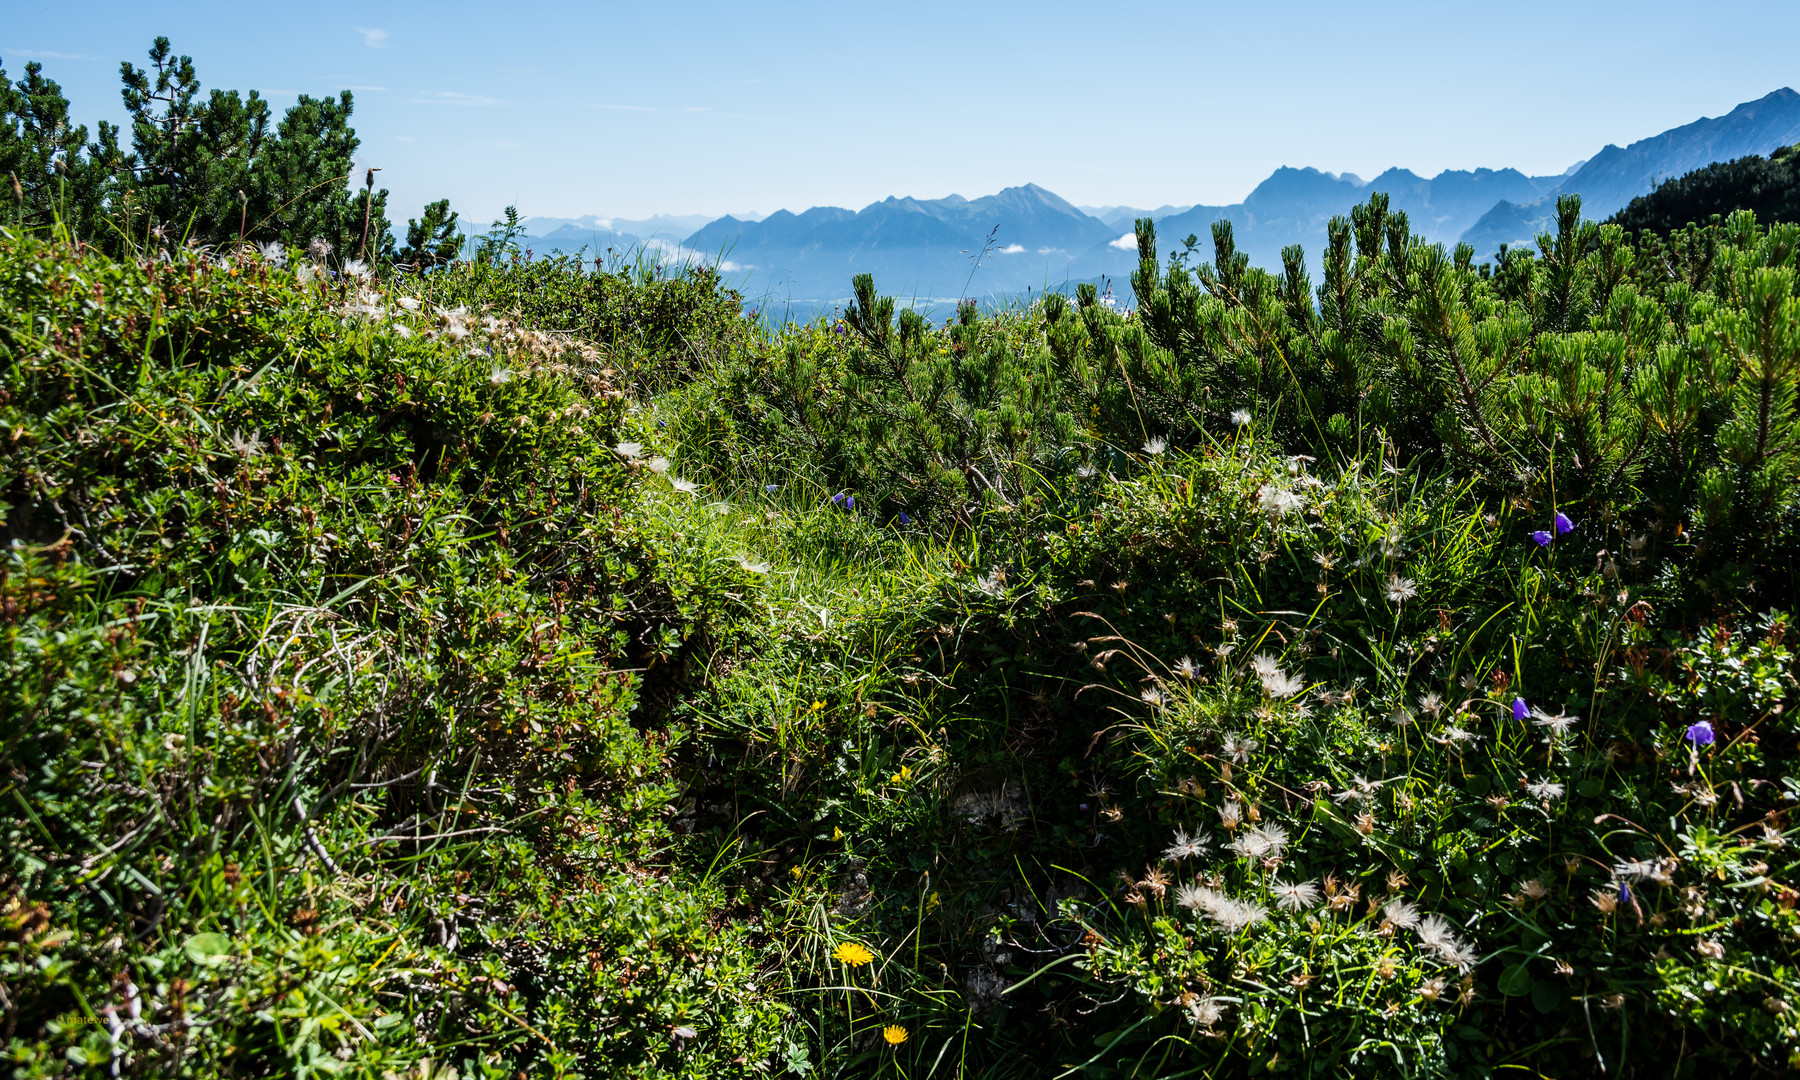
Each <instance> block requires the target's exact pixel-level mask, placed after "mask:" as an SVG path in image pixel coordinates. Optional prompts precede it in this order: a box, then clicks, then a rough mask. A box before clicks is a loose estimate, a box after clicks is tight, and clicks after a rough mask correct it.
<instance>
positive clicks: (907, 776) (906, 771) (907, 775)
mask: <svg viewBox="0 0 1800 1080" xmlns="http://www.w3.org/2000/svg"><path fill="white" fill-rule="evenodd" d="M911 779H912V766H911V765H902V766H900V771H899V772H897V773H895V774H894V783H896V784H904V783H906V782H907V781H908V780H911Z"/></svg>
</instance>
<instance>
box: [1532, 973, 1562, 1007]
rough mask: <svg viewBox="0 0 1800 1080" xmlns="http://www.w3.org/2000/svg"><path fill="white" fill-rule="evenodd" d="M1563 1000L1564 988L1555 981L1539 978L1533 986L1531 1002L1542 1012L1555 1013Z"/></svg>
mask: <svg viewBox="0 0 1800 1080" xmlns="http://www.w3.org/2000/svg"><path fill="white" fill-rule="evenodd" d="M1562 1002H1563V992H1562V988H1561V987H1559V986H1557V985H1556V984H1555V983H1551V982H1544V981H1543V980H1542V979H1539V980H1537V981H1536V982H1534V983H1533V984H1532V986H1531V1004H1532V1005H1533V1006H1534V1007H1535V1008H1536V1009H1537V1011H1538V1012H1541V1013H1553V1012H1555V1011H1556V1007H1557V1006H1558V1005H1561V1004H1562Z"/></svg>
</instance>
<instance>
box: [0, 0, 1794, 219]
mask: <svg viewBox="0 0 1800 1080" xmlns="http://www.w3.org/2000/svg"><path fill="white" fill-rule="evenodd" d="M4 7H5V9H6V17H5V18H4V19H3V20H0V58H3V62H4V65H5V67H6V70H7V71H8V73H9V74H10V75H12V76H13V77H17V75H18V74H19V73H20V72H21V70H22V69H23V67H24V63H25V61H27V60H31V59H36V60H41V61H42V62H43V63H44V65H45V68H46V69H47V73H48V74H49V75H51V76H52V77H53V78H55V79H57V80H58V81H59V82H61V83H62V84H63V87H64V89H65V91H66V92H67V93H68V94H69V97H70V98H71V100H72V101H73V102H74V107H75V112H76V114H77V116H78V117H79V118H80V119H81V120H82V121H84V122H89V123H91V122H92V120H93V119H95V118H105V119H112V120H117V119H119V118H120V116H121V115H122V111H121V109H120V105H119V94H118V65H119V62H120V61H121V60H123V59H127V58H129V59H131V60H132V61H133V62H135V63H138V64H139V65H140V66H141V65H142V64H143V62H144V52H145V50H146V49H147V48H148V46H149V43H150V40H151V39H152V38H153V37H154V36H156V35H157V34H166V35H168V36H169V37H170V38H171V39H172V41H173V43H174V46H175V48H176V50H177V51H178V52H182V53H187V54H189V55H191V56H192V57H193V58H194V61H195V64H196V66H197V68H198V71H199V74H200V78H201V80H202V82H203V83H204V84H205V85H206V86H208V87H225V88H235V89H240V90H248V89H252V88H255V89H259V90H262V91H263V92H264V95H265V96H267V97H269V98H271V99H272V100H273V101H274V102H275V103H276V104H277V105H278V106H281V105H285V104H289V103H291V102H292V100H293V95H294V94H296V93H302V92H304V93H312V94H323V93H334V92H336V91H337V90H339V89H343V88H350V89H353V90H354V91H355V93H356V100H357V107H356V127H357V130H358V132H359V133H360V134H361V135H362V137H363V140H364V141H363V156H364V157H365V158H366V159H367V163H368V164H374V165H379V166H381V168H382V170H383V171H382V173H381V182H382V183H383V184H385V185H386V186H388V187H389V188H391V189H392V190H393V192H394V198H395V201H394V203H393V204H392V205H393V206H394V209H395V210H396V211H397V212H398V213H397V216H398V217H399V218H401V219H404V218H405V217H406V216H407V214H409V213H416V208H417V207H418V206H419V205H420V204H422V203H423V202H424V201H426V200H427V199H432V198H439V197H445V196H447V197H449V198H450V199H451V200H452V203H453V205H455V206H456V207H457V208H458V209H460V210H462V211H464V213H465V216H466V217H467V218H470V219H473V220H476V221H482V222H485V221H486V220H488V219H490V218H492V217H494V216H495V215H497V214H498V213H499V212H500V210H501V209H502V208H503V207H505V206H506V205H508V204H515V205H517V206H518V207H519V208H520V210H521V211H522V212H523V213H525V214H527V215H532V214H538V215H558V216H571V217H572V216H577V215H581V214H590V213H592V214H600V215H603V216H623V217H642V216H647V215H650V214H655V213H707V214H717V213H725V212H733V211H745V210H759V211H763V212H768V211H771V210H775V209H778V208H781V207H787V208H790V209H795V210H799V209H803V208H805V207H807V206H812V205H819V204H831V205H839V206H849V207H852V208H857V207H861V206H864V205H866V204H868V203H869V202H872V201H874V200H877V199H880V198H883V197H885V196H887V195H915V196H919V197H922V198H929V197H937V196H941V195H946V194H949V193H951V192H956V193H960V194H962V195H966V196H971V197H973V196H976V195H982V194H987V193H990V192H993V191H995V190H998V189H999V188H1001V187H1005V186H1008V185H1012V184H1021V183H1026V182H1035V183H1038V184H1042V185H1043V186H1045V187H1047V188H1049V189H1051V190H1052V191H1055V192H1057V193H1058V194H1060V195H1062V196H1064V197H1065V198H1067V199H1069V200H1070V201H1072V202H1075V203H1079V204H1126V205H1132V206H1141V207H1155V206H1159V205H1162V204H1165V203H1182V204H1185V203H1195V202H1206V203H1227V202H1235V201H1237V200H1239V199H1241V198H1242V197H1243V196H1244V195H1245V194H1247V193H1248V192H1249V190H1250V189H1251V187H1253V186H1254V185H1255V184H1256V182H1257V181H1259V180H1261V179H1262V178H1263V177H1265V176H1267V175H1268V173H1269V172H1270V171H1271V170H1272V169H1274V168H1275V167H1276V166H1279V165H1296V166H1299V165H1312V166H1316V167H1318V168H1321V169H1326V170H1329V171H1334V172H1336V171H1350V172H1356V173H1359V174H1361V175H1362V176H1363V177H1364V178H1368V177H1370V176H1373V175H1374V174H1375V173H1377V172H1380V171H1381V170H1382V169H1384V168H1387V167H1389V166H1393V165H1398V166H1403V167H1406V168H1410V169H1412V170H1413V171H1415V172H1418V173H1420V174H1422V175H1432V174H1434V173H1436V172H1438V171H1439V170H1442V169H1445V168H1474V167H1478V166H1489V167H1505V166H1514V167H1517V168H1520V169H1524V170H1526V171H1527V172H1531V173H1559V172H1561V171H1563V170H1564V169H1565V168H1567V167H1568V166H1569V165H1570V164H1572V163H1573V162H1575V161H1577V160H1579V159H1581V158H1584V157H1587V156H1589V155H1591V154H1592V153H1594V152H1595V151H1596V150H1598V149H1599V148H1600V147H1601V146H1603V145H1604V144H1606V143H1608V142H1618V143H1625V142H1629V141H1631V140H1633V139H1638V138H1642V137H1644V136H1646V135H1651V134H1654V133H1656V132H1658V131H1662V130H1664V129H1666V128H1669V127H1672V126H1675V125H1677V124H1682V123H1687V122H1689V121H1691V120H1694V119H1696V118H1698V117H1700V116H1703V115H1706V116H1717V115H1719V114H1721V113H1724V112H1727V111H1729V110H1730V108H1731V107H1732V106H1733V105H1735V104H1737V103H1738V102H1740V101H1746V100H1749V99H1752V98H1756V97H1760V96H1762V95H1763V94H1765V93H1768V92H1769V91H1770V90H1773V89H1776V88H1777V87H1781V86H1790V85H1800V52H1797V51H1796V50H1795V49H1794V48H1793V43H1794V42H1795V41H1796V40H1800V4H1796V3H1794V2H1793V0H1785V2H1779V3H1778V2H1743V3H1729V2H1714V3H1712V4H1708V5H1704V6H1701V5H1696V4H1692V3H1683V4H1674V3H1662V2H1641V0H1640V2H1635V3H1584V2H1582V0H1561V2H1556V3H1539V2H1535V0H1524V2H1518V3H1512V4H1506V5H1499V4H1455V3H1446V2H1437V3H1429V4H1426V3H1416V4H1406V3H1388V4H1378V3H1365V4H1356V5H1351V4H1343V3H1305V2H1289V3H1285V4H1255V3H1245V2H1242V0H1239V2H1235V3H1210V2H1208V3H1186V4H1154V3H1138V4H1130V3H1114V4H1079V5H1078V4H1069V3H1057V2H1048V0H1045V2H1036V3H1029V4H1026V3H969V2H963V3H938V2H919V3H911V4H906V5H870V4H843V3H836V4H822V3H788V4H780V3H778V4H770V5H762V6H756V7H752V6H747V5H742V4H730V5H727V4H720V3H702V2H662V3H640V4H615V3H589V4H577V3H551V2H531V0H517V2H512V3H502V4H481V5H476V4H468V3H460V2H435V3H430V4H422V3H383V2H372V3H359V4H345V3H335V2H331V0H314V2H310V3H306V4H292V5H290V4H243V3H234V4H223V3H216V4H215V3H180V2H176V3H169V4H145V3H131V4H123V3H94V2H84V0H54V2H45V0H6V2H5V4H4Z"/></svg>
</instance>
